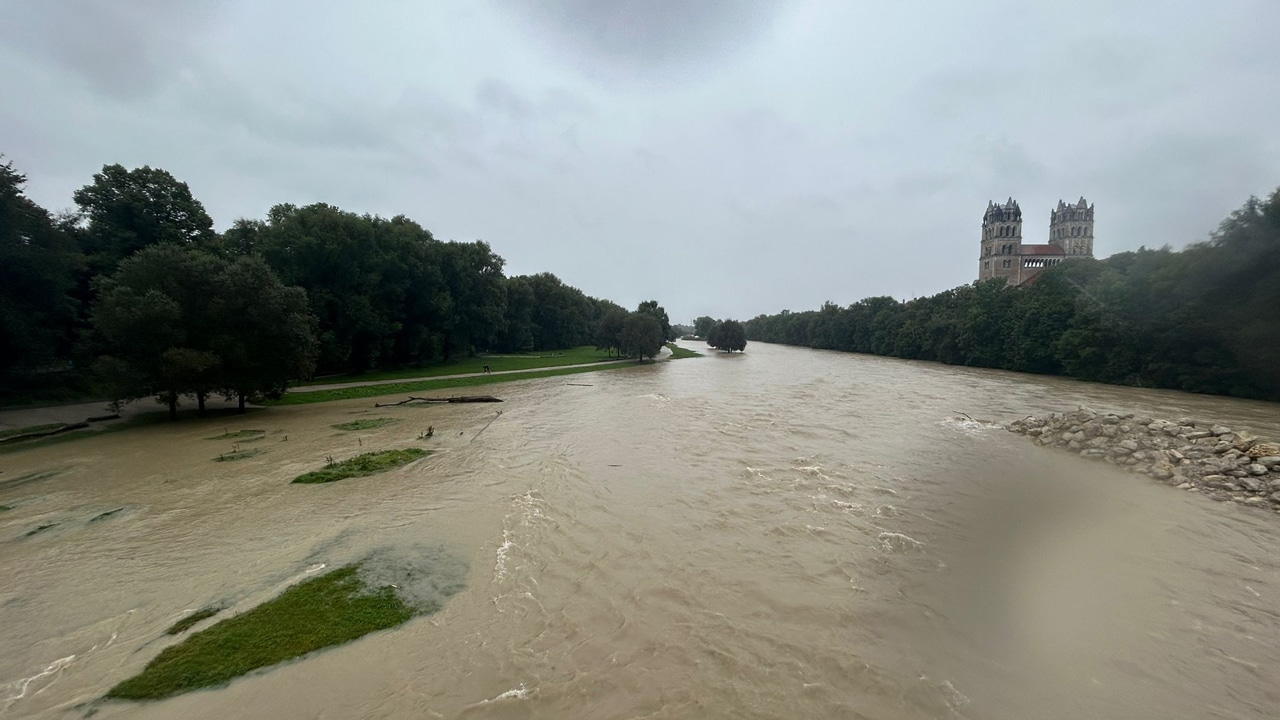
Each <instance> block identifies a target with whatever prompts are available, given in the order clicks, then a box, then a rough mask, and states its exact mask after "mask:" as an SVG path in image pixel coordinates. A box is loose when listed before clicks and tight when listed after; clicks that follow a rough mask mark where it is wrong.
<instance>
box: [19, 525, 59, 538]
mask: <svg viewBox="0 0 1280 720" xmlns="http://www.w3.org/2000/svg"><path fill="white" fill-rule="evenodd" d="M57 526H58V523H49V524H47V525H41V526H39V527H35V528H32V529H30V530H28V531H26V532H25V533H23V535H22V537H31V536H32V535H39V534H40V533H42V532H44V531H45V530H48V529H50V528H55V527H57Z"/></svg>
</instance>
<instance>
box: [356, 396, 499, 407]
mask: <svg viewBox="0 0 1280 720" xmlns="http://www.w3.org/2000/svg"><path fill="white" fill-rule="evenodd" d="M495 402H502V400H501V399H499V398H496V397H494V396H492V395H458V396H455V397H431V398H425V397H414V396H412V395H410V396H409V399H407V400H401V401H400V402H393V403H374V404H373V406H374V407H394V406H396V405H407V404H409V403H495Z"/></svg>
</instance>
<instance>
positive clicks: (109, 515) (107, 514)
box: [89, 507, 124, 523]
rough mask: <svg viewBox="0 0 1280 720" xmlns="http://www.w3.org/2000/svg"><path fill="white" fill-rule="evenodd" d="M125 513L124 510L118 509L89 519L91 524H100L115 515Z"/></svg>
mask: <svg viewBox="0 0 1280 720" xmlns="http://www.w3.org/2000/svg"><path fill="white" fill-rule="evenodd" d="M123 511H124V508H122V507H118V508H116V509H115V510H108V511H106V512H104V513H98V514H97V515H94V516H93V517H91V518H89V522H91V523H93V522H98V521H99V520H106V519H107V518H109V517H111V516H112V515H115V514H116V513H118V512H123Z"/></svg>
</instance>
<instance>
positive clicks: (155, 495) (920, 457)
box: [0, 343, 1280, 720]
mask: <svg viewBox="0 0 1280 720" xmlns="http://www.w3.org/2000/svg"><path fill="white" fill-rule="evenodd" d="M690 345H693V344H691V343H690ZM700 349H701V348H700ZM493 392H494V394H495V395H498V396H500V397H502V398H503V399H504V400H505V401H506V403H505V404H504V405H503V406H502V409H503V412H502V414H501V416H500V417H499V416H496V414H495V411H494V410H493V409H492V407H491V406H485V405H469V406H436V407H429V408H416V407H403V408H380V409H377V410H374V409H373V407H372V406H373V402H374V400H372V399H366V400H358V401H349V402H340V403H327V404H318V405H306V406H298V407H282V408H274V409H270V410H267V411H262V412H258V413H254V414H251V415H249V416H247V417H245V418H237V419H231V420H217V421H211V422H204V423H197V422H189V421H184V422H179V423H176V424H174V425H171V426H170V425H161V426H155V427H148V428H142V429H137V430H129V431H123V432H119V433H112V434H108V435H104V436H102V437H94V438H89V439H85V440H78V441H75V442H71V443H67V444H64V445H57V446H51V447H45V448H39V449H33V450H30V451H25V452H20V453H16V454H11V455H7V456H0V470H2V471H3V473H2V474H0V483H3V481H4V480H5V479H8V478H17V477H22V476H28V475H30V474H31V473H44V472H49V473H51V474H49V475H47V476H45V477H42V478H39V479H37V480H34V481H30V482H24V483H22V484H18V485H14V486H12V487H6V486H4V485H3V484H0V504H2V505H9V506H12V507H13V509H12V510H9V511H6V512H3V513H0V717H3V718H10V717H12V718H28V717H35V718H63V717H83V716H84V715H86V714H87V713H89V712H90V711H93V712H95V714H94V717H99V718H111V717H128V718H173V717H183V718H210V719H213V718H217V719H218V720H222V719H223V718H228V717H240V718H259V717H260V718H313V717H379V718H422V717H428V718H429V717H443V718H454V717H466V718H639V717H643V718H777V717H788V718H797V717H814V718H831V717H865V718H974V719H976V718H1011V719H1012V718H1019V719H1021V718H1071V719H1072V720H1074V719H1076V718H1081V717H1102V718H1135V719H1143V718H1152V719H1155V718H1159V719H1161V720H1164V719H1165V718H1170V717H1232V718H1271V717H1275V715H1276V712H1277V708H1280V685H1277V684H1276V682H1275V677H1276V675H1275V673H1276V672H1277V668H1280V515H1277V514H1275V513H1274V512H1271V511H1265V510H1259V509H1256V508H1247V507H1242V506H1240V505H1236V504H1234V503H1215V502H1212V501H1210V500H1208V499H1207V498H1204V497H1201V496H1198V495H1196V494H1193V493H1187V492H1182V491H1178V490H1175V489H1172V488H1170V487H1166V486H1163V485H1160V484H1158V483H1155V482H1154V481H1151V480H1149V479H1147V478H1145V477H1142V476H1138V475H1131V474H1127V473H1124V472H1122V471H1120V470H1118V469H1116V468H1113V467H1111V466H1108V465H1105V464H1102V463H1096V462H1091V461H1087V460H1083V459H1080V458H1077V457H1073V456H1068V455H1065V454H1062V453H1058V452H1056V451H1053V450H1050V449H1046V448H1038V447H1035V446H1033V445H1032V444H1031V443H1030V442H1028V441H1027V439H1026V438H1023V437H1019V436H1015V435H1012V434H1010V433H1007V432H1005V431H1003V430H1001V429H999V428H998V427H995V426H993V425H989V424H986V423H984V422H980V421H982V420H993V421H999V420H1010V419H1014V418H1017V417H1022V416H1024V415H1027V414H1032V413H1037V414H1040V413H1045V412H1048V411H1053V410H1073V409H1075V408H1076V407H1077V406H1078V405H1081V404H1083V405H1088V406H1091V407H1093V408H1095V409H1097V410H1100V411H1120V412H1137V413H1141V414H1146V415H1152V416H1155V417H1167V418H1179V417H1183V416H1190V417H1194V418H1203V419H1209V420H1214V421H1218V422H1222V423H1225V424H1227V425H1232V426H1235V427H1241V428H1249V429H1251V430H1253V431H1254V432H1256V433H1257V434H1259V435H1265V436H1270V437H1272V438H1276V439H1280V406H1276V405H1274V404H1265V403H1256V402H1247V401H1241V400H1232V399H1225V398H1214V397H1206V396H1195V395H1187V394H1182V393H1173V392H1161V391H1150V390H1140V389H1133V388H1119V387H1108V386H1099V385H1090V384H1085V383H1078V382H1073V381H1069V380H1062V379H1055V378H1044V377H1035V376H1027V375H1016V374H1010V373H1001V372H994V371H982V370H970V369H963V368H952V367H945V366H939V365H932V364H926V363H914V362H905V361H898V360H892V359H885V358H876V357H867V356H858V355H847V354H838V353H830V352H819V351H812V350H804V349H795V348H785V347H779V346H770V345H762V344H752V345H751V346H750V347H749V348H748V351H747V353H745V354H743V355H734V356H725V355H716V354H711V355H708V356H707V357H704V358H699V359H690V360H681V361H678V362H670V363H660V364H656V365H652V366H645V367H640V368H636V369H632V370H626V371H621V372H608V373H600V374H599V375H593V376H592V382H591V386H589V387H580V386H577V385H568V384H566V383H565V381H564V379H563V378H547V379H542V380H534V381H523V382H517V383H511V384H505V385H498V386H494V388H493ZM375 413H376V414H375ZM960 413H966V414H967V415H969V416H972V418H976V419H977V421H974V420H969V419H967V418H964V417H963V416H961V415H960ZM388 416H394V417H397V418H400V419H402V420H403V422H400V423H396V424H394V425H389V426H386V427H381V428H377V429H374V430H370V431H358V432H349V433H341V432H337V431H335V430H333V429H332V428H331V427H330V426H331V425H333V424H336V423H341V422H347V421H350V420H355V419H359V418H361V417H388ZM495 417H497V419H496V420H495ZM428 425H431V426H434V428H435V435H434V437H432V438H431V439H429V440H425V441H419V440H418V439H417V436H418V434H419V433H420V432H421V431H422V430H425V429H426V428H427V426H428ZM224 427H225V428H228V429H229V430H231V431H233V432H234V431H236V430H238V429H248V428H251V429H262V430H265V431H266V432H267V435H266V437H265V438H263V439H262V440H260V441H256V442H254V443H253V444H252V445H251V447H252V448H254V449H259V448H261V449H263V450H264V452H262V453H261V454H258V455H254V456H252V457H246V458H243V459H240V460H237V461H236V462H213V459H214V458H216V457H217V456H218V455H219V454H221V453H227V452H229V451H230V450H231V446H232V444H233V441H225V442H224V441H219V440H209V439H207V438H209V437H210V436H214V435H217V434H219V433H221V432H222V431H223V429H224ZM486 427H487V429H485V430H484V432H483V434H477V433H479V431H480V430H481V429H482V428H486ZM460 433H461V434H460ZM286 436H287V438H288V439H287V440H285V439H284V438H285V437H286ZM409 446H420V447H427V448H429V449H432V450H434V451H435V453H434V454H433V455H431V456H430V457H427V458H425V459H424V460H421V461H418V462H416V463H414V464H412V465H409V466H407V467H405V468H401V469H398V470H395V471H392V472H390V473H387V474H384V475H377V476H372V477H367V478H358V479H353V480H344V481H341V482H337V483H332V484H329V485H321V486H301V485H291V484H290V482H289V481H290V480H291V479H292V478H293V477H295V476H297V475H299V474H301V473H303V472H307V471H309V470H314V469H317V468H318V467H320V466H321V465H323V463H324V460H325V456H326V455H331V456H333V457H334V458H335V459H343V458H345V457H349V456H352V455H355V454H358V453H360V452H366V451H370V450H378V449H386V448H394V447H409ZM121 508H122V509H121ZM117 509H120V510H119V511H117V512H112V513H111V514H110V515H108V516H105V517H101V518H100V519H99V520H97V521H93V522H91V520H92V519H93V518H96V517H99V516H100V515H102V514H103V513H106V512H109V511H115V510H117ZM49 524H52V527H49V528H48V529H45V530H43V531H41V532H39V533H37V534H34V535H30V536H27V535H26V533H27V532H28V531H30V530H32V529H34V528H37V527H40V526H43V525H49ZM371 554H373V555H375V556H378V557H384V558H385V557H401V558H404V559H405V560H406V561H415V560H421V561H423V562H426V563H428V564H431V563H435V562H439V561H440V558H445V557H447V558H452V559H453V560H452V561H456V562H457V563H459V564H461V565H462V566H465V568H466V570H465V572H466V588H465V589H464V590H462V591H461V592H460V593H458V594H456V595H453V596H452V597H451V598H449V599H448V600H447V602H446V603H445V604H444V607H443V609H442V610H441V611H439V612H437V613H435V614H433V615H429V616H425V617H421V618H418V619H415V620H412V621H410V622H409V623H407V624H406V625H403V626H401V627H399V628H396V629H394V630H390V631H386V632H382V633H377V634H374V635H370V636H367V637H365V638H362V639H360V640H358V641H356V642H353V643H351V644H348V645H345V646H342V647H338V648H334V649H330V650H326V651H323V652H319V653H315V654H313V655H311V656H308V657H306V658H303V659H301V660H298V661H295V662H292V663H288V664H285V665H282V666H279V667H276V668H272V669H270V670H267V671H263V672H259V673H256V674H253V675H250V676H248V677H245V678H241V679H239V680H236V681H234V682H232V683H231V684H230V685H228V686H226V687H222V688H217V689H213V690H208V691H201V692H195V693H191V694H188V695H184V696H180V697H177V698H173V699H170V700H165V701H160V702H152V703H126V702H109V703H96V702H95V701H96V699H97V698H100V697H101V696H102V695H103V694H104V693H105V692H106V691H107V690H108V689H109V688H110V687H111V686H112V685H114V684H115V683H117V682H119V681H120V680H123V679H124V678H126V677H129V676H130V675H132V674H134V673H136V672H137V671H138V670H140V669H141V668H142V667H143V666H144V665H145V664H146V663H147V662H148V661H149V660H150V659H151V658H153V657H155V655H156V654H157V653H158V652H159V651H160V650H161V649H162V648H164V647H166V646H167V645H168V644H170V643H172V642H175V641H176V640H175V639H173V638H168V637H165V636H164V631H165V629H166V628H168V627H169V626H170V625H172V624H173V623H174V622H175V621H176V620H178V619H180V618H181V617H183V616H185V615H187V614H188V613H190V612H192V611H194V610H196V609H199V608H203V607H208V606H211V605H226V606H228V607H229V609H228V610H226V611H224V615H223V616H225V614H227V613H233V612H238V611H243V610H244V609H247V608H249V607H252V606H253V605H254V604H256V603H258V602H261V601H262V600H265V599H267V598H270V597H272V596H273V595H275V594H277V593H278V592H279V591H280V590H281V589H283V588H284V587H287V586H288V585H289V584H290V583H292V582H296V581H297V580H298V579H301V578H304V577H308V576H311V575H313V574H314V573H316V572H320V571H321V570H323V569H324V568H328V567H335V566H337V565H340V564H343V563H346V562H350V561H352V560H356V559H359V558H362V557H366V556H369V555H371ZM452 561H450V562H452ZM215 621H216V619H215V620H210V621H206V623H212V622H215ZM203 626H204V625H202V626H200V627H203Z"/></svg>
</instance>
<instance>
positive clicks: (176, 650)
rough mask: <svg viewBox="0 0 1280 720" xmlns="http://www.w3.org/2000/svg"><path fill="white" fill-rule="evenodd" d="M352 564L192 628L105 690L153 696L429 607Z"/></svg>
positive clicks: (226, 676)
mask: <svg viewBox="0 0 1280 720" xmlns="http://www.w3.org/2000/svg"><path fill="white" fill-rule="evenodd" d="M357 570H358V567H357V566H354V565H352V566H347V567H343V568H339V569H337V570H334V571H333V572H330V573H326V574H324V575H321V576H320V577H317V578H313V579H311V580H306V581H304V582H301V583H299V584H297V585H294V586H293V587H291V588H289V589H288V590H286V591H284V592H283V593H282V594H281V595H280V596H279V597H277V598H275V599H274V600H269V601H267V602H265V603H263V604H262V605H259V606H258V607H256V608H254V609H252V610H250V611H248V612H246V613H243V614H241V615H236V616H235V617H231V618H227V619H226V620H223V621H221V622H219V623H217V624H215V625H213V626H212V627H210V628H208V629H206V630H202V631H200V632H198V633H195V634H194V635H192V636H191V637H189V638H187V639H186V640H184V641H183V642H181V643H180V644H178V645H174V646H173V647H170V648H166V649H165V650H164V651H163V652H161V653H160V654H159V655H158V656H156V658H155V659H154V660H152V661H151V662H150V663H148V664H147V666H146V667H145V668H144V669H143V670H142V672H140V673H138V674H137V675H135V676H133V677H131V678H129V679H128V680H125V681H124V682H122V683H120V684H119V685H116V686H115V687H113V688H111V690H109V691H108V692H107V697H110V698H120V699H127V700H158V699H160V698H166V697H171V696H173V695H178V694H181V693H184V692H189V691H191V690H197V689H199V688H206V687H213V686H217V685H223V684H226V683H227V682H230V681H231V680H232V679H233V678H236V677H239V676H241V675H244V674H245V673H248V672H251V671H253V670H257V669H258V668H264V667H269V666H271V665H275V664H277V663H281V662H284V661H286V660H292V659H294V658H297V657H301V656H303V655H306V654H307V653H310V652H313V651H315V650H319V649H321V648H326V647H330V646H333V645H339V644H341V643H345V642H350V641H352V640H355V639H356V638H359V637H362V636H364V635H367V634H369V633H371V632H375V631H377V630H384V629H387V628H392V627H395V626H397V625H400V624H402V623H404V622H406V621H407V620H409V619H410V618H412V617H413V616H414V615H416V614H418V613H419V612H430V611H431V610H434V609H436V608H427V609H417V608H414V607H412V606H410V605H407V604H406V603H405V602H404V601H402V600H401V599H400V598H399V597H398V596H397V595H396V593H395V590H394V588H392V587H390V586H386V587H370V586H369V585H367V584H366V583H365V582H364V581H363V580H361V578H360V577H359V575H358V574H357Z"/></svg>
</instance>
